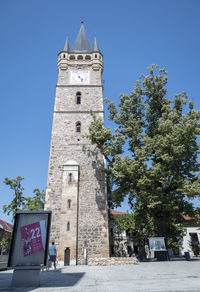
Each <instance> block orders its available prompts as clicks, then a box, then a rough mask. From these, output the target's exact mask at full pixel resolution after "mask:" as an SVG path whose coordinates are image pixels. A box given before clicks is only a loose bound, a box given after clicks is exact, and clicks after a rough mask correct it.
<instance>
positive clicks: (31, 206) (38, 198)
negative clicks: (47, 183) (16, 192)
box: [23, 189, 45, 211]
mask: <svg viewBox="0 0 200 292" xmlns="http://www.w3.org/2000/svg"><path fill="white" fill-rule="evenodd" d="M33 193H34V195H33V197H27V198H25V201H26V203H25V204H24V207H23V210H29V211H40V210H44V200H45V191H44V190H42V191H40V190H39V189H34V190H33Z"/></svg>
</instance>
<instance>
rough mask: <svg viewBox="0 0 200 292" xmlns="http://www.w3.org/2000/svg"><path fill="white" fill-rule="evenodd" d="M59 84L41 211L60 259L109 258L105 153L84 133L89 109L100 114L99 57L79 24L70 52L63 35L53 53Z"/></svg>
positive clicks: (79, 262) (96, 47)
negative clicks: (47, 218)
mask: <svg viewBox="0 0 200 292" xmlns="http://www.w3.org/2000/svg"><path fill="white" fill-rule="evenodd" d="M57 68H58V82H57V86H56V98H55V107H54V115H53V129H52V137H51V149H50V158H49V170H48V180H47V191H46V203H45V209H46V210H52V223H51V240H54V241H55V244H56V246H57V255H58V259H59V260H64V257H65V251H66V248H70V259H71V261H73V262H76V263H77V264H83V262H84V254H87V257H108V256H109V242H108V241H109V240H108V211H107V197H106V184H105V175H104V173H103V172H102V170H103V169H104V167H105V161H104V157H103V156H102V155H101V154H100V153H99V151H98V149H97V148H95V146H93V145H91V144H90V141H89V140H88V139H87V138H85V137H83V135H86V134H87V133H88V128H89V125H90V123H91V122H92V117H91V114H90V110H92V111H93V112H94V113H95V114H96V116H97V117H101V118H102V119H103V118H104V112H103V88H102V81H101V76H102V71H103V55H102V53H101V52H100V50H99V47H98V44H97V41H96V38H95V39H94V45H93V48H91V47H90V43H89V41H88V38H87V35H86V33H85V29H84V26H83V23H82V25H81V28H80V31H79V33H78V36H77V38H76V40H75V43H74V45H73V47H72V49H71V50H70V48H69V43H68V39H66V42H65V45H64V48H63V50H62V51H61V52H60V53H59V54H58V66H57Z"/></svg>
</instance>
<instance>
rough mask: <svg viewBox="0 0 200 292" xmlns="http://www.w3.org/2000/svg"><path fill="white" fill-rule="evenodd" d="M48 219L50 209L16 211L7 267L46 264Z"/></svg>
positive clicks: (49, 218) (49, 219) (49, 217)
mask: <svg viewBox="0 0 200 292" xmlns="http://www.w3.org/2000/svg"><path fill="white" fill-rule="evenodd" d="M50 221H51V211H38V212H35V211H27V212H17V213H16V216H15V222H14V229H13V235H12V241H11V249H10V254H9V260H8V267H10V268H17V267H19V268H20V267H33V266H45V265H46V261H47V256H48V245H49V231H50Z"/></svg>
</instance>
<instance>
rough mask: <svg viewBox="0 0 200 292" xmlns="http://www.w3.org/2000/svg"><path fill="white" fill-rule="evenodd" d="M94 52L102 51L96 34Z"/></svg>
mask: <svg viewBox="0 0 200 292" xmlns="http://www.w3.org/2000/svg"><path fill="white" fill-rule="evenodd" d="M93 52H100V50H99V46H98V43H97V39H96V36H95V37H94V44H93Z"/></svg>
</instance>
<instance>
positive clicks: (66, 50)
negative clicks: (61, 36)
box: [63, 37, 69, 52]
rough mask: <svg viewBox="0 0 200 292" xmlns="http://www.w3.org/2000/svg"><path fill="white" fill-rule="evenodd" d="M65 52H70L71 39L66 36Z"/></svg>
mask: <svg viewBox="0 0 200 292" xmlns="http://www.w3.org/2000/svg"><path fill="white" fill-rule="evenodd" d="M63 52H69V41H68V37H66V41H65V45H64V48H63Z"/></svg>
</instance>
